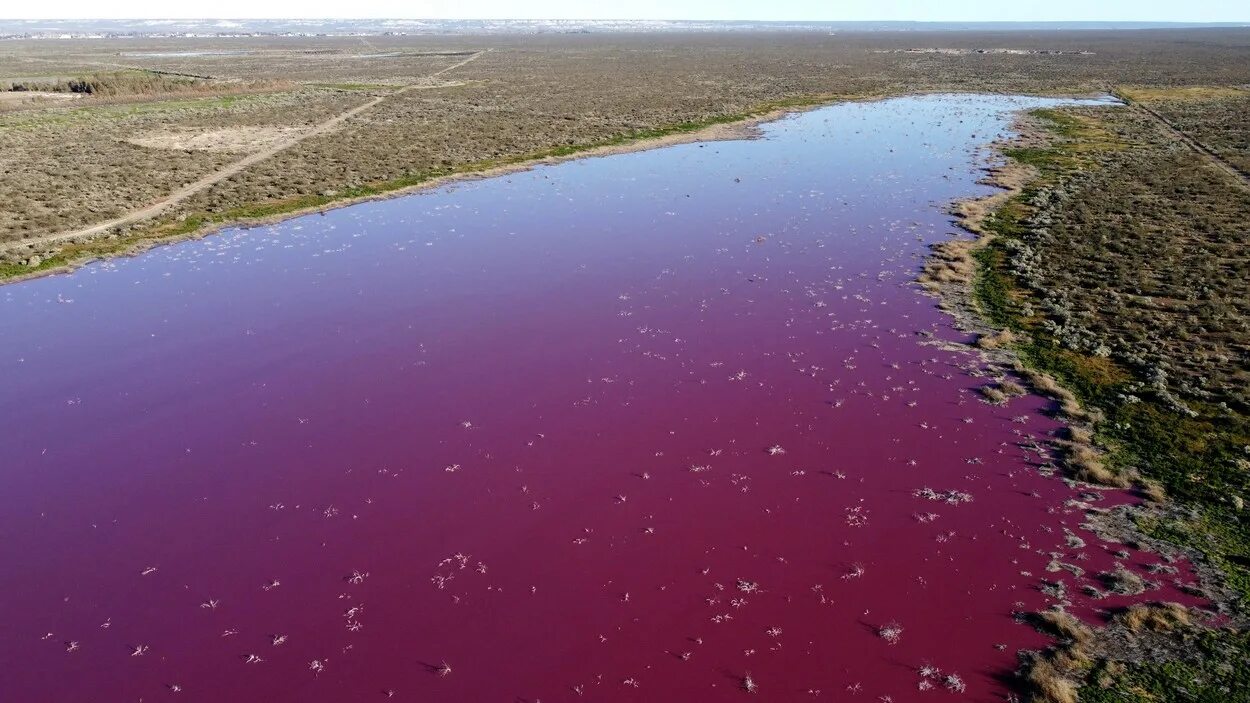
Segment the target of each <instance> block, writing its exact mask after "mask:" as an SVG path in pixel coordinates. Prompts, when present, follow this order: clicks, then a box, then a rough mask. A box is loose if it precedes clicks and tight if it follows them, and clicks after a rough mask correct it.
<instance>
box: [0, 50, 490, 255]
mask: <svg viewBox="0 0 1250 703" xmlns="http://www.w3.org/2000/svg"><path fill="white" fill-rule="evenodd" d="M487 51H489V49H488V50H487ZM484 53H486V52H485V51H479V52H477V53H474V54H473V55H471V56H469V57H468V58H466V59H465V60H463V61H460V62H458V63H454V64H452V65H450V66H448V67H447V68H444V69H442V70H439V71H436V72H434V73H431V74H429V75H428V76H424V77H423V80H429V79H430V78H437V77H439V76H441V75H443V74H444V73H448V72H449V71H454V70H455V69H457V68H460V67H461V66H464V65H465V64H467V63H469V62H471V61H473V60H475V59H476V58H477V57H479V56H481V55H482V54H484ZM438 87H443V86H431V85H426V84H424V83H413V84H411V85H407V86H404V87H403V88H400V89H399V90H397V91H395V92H393V93H388V94H386V95H380V96H378V97H375V98H372V99H370V100H368V101H367V102H364V103H361V104H360V105H357V106H356V107H353V108H352V109H350V110H347V111H346V112H342V113H339V114H338V115H335V116H334V117H331V118H330V119H328V120H326V121H324V122H321V123H320V124H317V125H315V126H313V127H311V128H309V129H307V130H305V131H303V132H300V133H298V134H295V135H292V136H291V137H290V138H289V139H285V140H283V141H280V142H278V143H276V144H273V145H272V146H269V147H267V148H265V149H263V150H261V151H258V152H255V153H252V154H248V155H247V156H245V157H243V158H241V159H239V160H238V161H235V162H233V163H231V164H228V165H226V166H224V167H222V168H221V169H219V170H217V171H214V172H213V173H210V174H208V175H207V176H204V177H203V178H201V179H199V180H198V181H195V182H194V183H189V184H187V185H186V186H183V187H182V188H179V189H178V190H176V191H174V192H172V193H170V194H169V195H167V196H165V197H164V198H162V199H161V200H158V201H156V202H155V203H152V204H151V205H148V206H147V207H145V208H142V209H140V210H134V211H131V212H128V213H126V214H125V215H122V216H121V217H117V218H114V219H112V220H108V221H106V222H101V223H99V224H95V225H91V226H89V227H84V228H82V229H76V230H72V231H68V232H59V233H56V234H50V235H47V236H45V237H39V238H36V239H27V240H23V241H20V242H14V243H12V244H9V245H7V246H6V247H4V248H8V249H17V248H25V247H30V246H36V247H38V246H44V245H48V244H60V243H64V242H68V241H73V240H75V239H80V238H84V237H91V236H94V235H98V234H104V233H105V232H108V231H109V230H111V229H113V228H114V227H124V226H126V225H132V224H135V223H136V222H141V221H143V220H147V219H150V218H152V217H156V216H157V215H159V214H161V213H162V212H165V211H166V210H167V209H169V208H170V207H172V206H173V205H177V204H178V203H180V202H182V201H183V200H186V199H187V198H189V197H191V196H193V195H195V194H196V193H199V192H200V191H202V190H204V189H206V188H210V187H212V186H213V185H215V184H217V183H220V182H221V181H223V180H225V179H227V178H230V177H231V176H234V175H235V174H238V173H239V172H241V171H243V170H244V169H246V168H248V167H249V166H253V165H255V164H257V163H260V162H261V161H264V160H265V159H268V158H269V157H271V156H273V155H274V154H277V153H278V152H280V151H283V150H284V149H289V148H291V147H293V146H295V145H296V144H299V143H300V142H302V141H304V140H305V139H310V138H312V137H316V136H318V135H321V134H325V133H326V132H329V131H331V130H333V129H335V128H336V127H338V126H339V125H341V124H343V123H344V122H346V121H347V120H350V119H351V118H353V117H355V116H357V115H359V114H361V113H363V112H366V111H368V110H370V109H372V108H373V107H374V106H375V105H377V104H378V103H380V102H382V101H383V100H386V99H388V98H391V97H394V96H396V95H401V94H403V93H407V92H409V91H413V90H422V89H429V88H438ZM0 250H3V249H0Z"/></svg>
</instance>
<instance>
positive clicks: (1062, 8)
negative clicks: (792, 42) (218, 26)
mask: <svg viewBox="0 0 1250 703" xmlns="http://www.w3.org/2000/svg"><path fill="white" fill-rule="evenodd" d="M5 5H6V7H5V8H4V9H0V17H5V18H12V19H17V18H41V19H43V18H200V17H212V18H220V17H227V18H306V17H309V18H311V17H351V18H378V17H388V18H389V17H394V18H439V19H460V18H462V19H495V18H512V19H553V18H576V19H725V20H914V21H1102V20H1105V21H1155V22H1161V21H1175V22H1245V21H1250V0H1240V1H1234V0H1043V1H1040V2H1039V1H1036V0H629V1H627V2H619V1H614V0H589V1H588V0H350V1H349V2H345V1H344V0H105V1H101V0H43V1H42V2H33V3H31V2H28V3H18V2H10V3H5Z"/></svg>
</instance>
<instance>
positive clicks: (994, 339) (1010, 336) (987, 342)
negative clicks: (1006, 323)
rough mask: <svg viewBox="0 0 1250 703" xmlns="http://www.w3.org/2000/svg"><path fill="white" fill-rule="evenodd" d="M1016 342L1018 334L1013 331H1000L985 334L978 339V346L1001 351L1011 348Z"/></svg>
mask: <svg viewBox="0 0 1250 703" xmlns="http://www.w3.org/2000/svg"><path fill="white" fill-rule="evenodd" d="M1015 341H1016V333H1015V332H1012V331H1011V330H999V331H998V332H990V333H989V334H983V335H981V336H980V337H978V338H977V346H978V347H980V348H982V349H999V348H1001V347H1005V346H1010V345H1011V344H1012V343H1014V342H1015Z"/></svg>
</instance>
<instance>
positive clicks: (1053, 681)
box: [1026, 659, 1077, 703]
mask: <svg viewBox="0 0 1250 703" xmlns="http://www.w3.org/2000/svg"><path fill="white" fill-rule="evenodd" d="M1026 680H1027V681H1028V682H1029V685H1030V686H1031V687H1032V688H1033V694H1034V695H1033V700H1035V701H1044V702H1045V703H1076V701H1077V696H1076V692H1077V685H1076V684H1075V683H1073V682H1072V681H1071V680H1070V679H1068V678H1067V677H1066V676H1064V675H1063V672H1062V671H1061V670H1060V669H1059V667H1057V666H1056V665H1055V663H1054V662H1052V661H1050V660H1048V659H1038V660H1037V661H1035V662H1034V663H1033V666H1032V667H1031V668H1030V669H1029V673H1028V676H1027V677H1026Z"/></svg>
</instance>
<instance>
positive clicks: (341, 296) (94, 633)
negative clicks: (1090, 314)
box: [0, 96, 1179, 703]
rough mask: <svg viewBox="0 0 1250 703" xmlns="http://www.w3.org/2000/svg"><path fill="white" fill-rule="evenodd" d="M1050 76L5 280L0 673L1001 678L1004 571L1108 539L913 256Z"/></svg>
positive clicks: (823, 689) (248, 678)
mask: <svg viewBox="0 0 1250 703" xmlns="http://www.w3.org/2000/svg"><path fill="white" fill-rule="evenodd" d="M1049 104H1053V101H1045V100H1036V99H1017V98H1000V97H986V96H927V97H917V98H902V99H897V100H889V101H882V102H873V103H853V104H844V105H838V106H834V107H829V108H825V109H821V110H816V111H813V112H808V113H805V114H801V115H797V116H792V117H789V118H786V119H784V120H781V121H779V122H777V123H774V124H770V125H767V126H766V127H765V128H764V131H765V134H766V138H764V139H760V140H754V141H736V142H717V143H709V144H689V145H683V146H676V147H671V148H665V149H658V150H654V151H648V152H640V153H633V154H627V155H617V156H611V157H607V158H596V159H586V160H581V161H574V162H569V163H565V164H562V165H558V166H544V167H540V168H536V169H534V170H533V171H531V172H526V173H522V174H517V175H512V176H508V177H501V178H494V179H490V180H482V181H477V182H472V183H465V184H461V185H458V186H454V187H449V188H443V189H439V190H437V191H432V192H429V193H425V194H421V195H416V196H411V197H404V198H398V199H394V200H389V201H383V202H373V203H366V204H361V205H356V206H352V207H349V208H344V209H341V210H336V211H332V212H329V213H327V214H326V215H324V216H310V217H303V218H299V219H295V220H291V221H288V222H285V223H282V224H279V225H275V226H272V227H265V228H261V229H253V230H228V231H226V232H223V233H221V234H218V235H215V236H213V237H210V238H208V239H205V240H202V241H191V242H185V243H181V244H177V245H172V246H167V247H162V248H160V249H156V250H153V251H151V252H148V253H146V254H143V255H142V256H138V257H136V258H133V259H120V260H114V261H110V262H105V263H98V264H93V265H91V266H88V267H86V268H83V269H81V270H79V271H77V272H75V273H73V274H69V275H62V276H55V277H50V278H45V279H41V280H35V281H30V282H26V283H21V284H17V285H10V286H5V287H4V288H2V289H0V320H2V321H3V329H4V334H3V337H2V338H0V377H3V378H4V379H5V384H4V393H3V394H2V395H0V423H2V426H3V427H4V428H5V430H4V434H3V437H4V441H3V442H0V617H2V618H3V624H4V626H3V628H2V629H0V661H3V662H5V665H4V666H3V667H0V700H14V701H136V700H144V701H152V700H165V699H169V700H184V701H211V702H214V703H216V702H220V701H226V700H231V701H234V700H237V701H303V702H320V701H325V702H335V703H338V702H342V701H369V700H385V699H387V698H388V697H393V698H394V699H396V700H407V701H427V700H444V701H488V700H499V701H517V700H524V701H538V700H542V701H570V700H579V699H585V700H595V701H657V700H687V701H693V700H699V701H717V700H740V699H742V698H743V697H745V696H748V695H749V694H748V693H746V692H745V691H744V690H743V683H744V680H745V678H746V677H747V676H748V675H749V676H750V677H751V680H752V681H753V682H755V683H756V684H757V685H758V689H759V693H760V695H761V697H763V698H766V699H768V700H775V701H781V700H809V699H813V698H815V699H825V700H848V699H849V697H850V696H852V695H856V696H858V697H859V698H862V699H864V700H869V701H877V700H892V701H911V700H927V699H929V698H944V697H949V698H951V699H958V700H972V701H995V700H1002V699H1003V697H1004V696H1005V695H1007V694H1008V693H1009V691H1010V689H1009V686H1008V684H1007V683H1005V677H1006V676H1007V675H1008V674H1009V673H1010V671H1011V670H1012V669H1013V668H1014V666H1015V651H1016V650H1017V649H1019V648H1021V647H1032V646H1040V645H1042V644H1044V643H1045V639H1044V638H1042V637H1041V636H1040V635H1038V634H1036V633H1035V632H1033V631H1032V630H1031V629H1030V628H1029V627H1028V626H1026V625H1022V624H1018V623H1017V622H1016V621H1015V619H1014V618H1013V613H1016V612H1020V611H1029V610H1036V609H1039V608H1043V607H1046V606H1047V605H1049V604H1050V603H1051V602H1053V600H1052V599H1051V598H1048V597H1047V596H1045V595H1044V594H1043V593H1042V592H1040V591H1039V590H1038V586H1039V584H1040V582H1041V579H1043V578H1047V579H1052V580H1053V579H1064V580H1065V581H1066V582H1067V584H1068V586H1069V591H1070V592H1074V593H1075V592H1077V591H1078V590H1079V585H1081V584H1082V583H1087V582H1092V581H1091V579H1092V575H1093V573H1095V572H1096V571H1099V570H1102V569H1107V568H1110V567H1111V565H1112V564H1113V563H1114V562H1115V561H1116V560H1117V559H1116V558H1115V557H1114V556H1113V555H1112V554H1111V551H1112V550H1118V549H1119V548H1120V547H1119V546H1111V545H1104V544H1102V543H1101V542H1099V541H1098V540H1097V539H1096V538H1094V537H1093V536H1092V535H1090V534H1088V533H1086V532H1084V531H1082V530H1081V529H1080V528H1079V524H1080V523H1081V522H1082V519H1083V517H1082V514H1081V513H1080V512H1079V511H1078V510H1075V509H1072V508H1069V507H1065V501H1067V500H1069V499H1071V498H1073V497H1075V496H1077V495H1078V492H1077V491H1074V490H1072V489H1069V488H1068V487H1066V486H1065V485H1064V484H1063V483H1062V482H1060V481H1058V480H1056V479H1054V478H1047V477H1046V476H1044V475H1043V474H1042V472H1039V470H1038V467H1039V466H1040V465H1042V464H1045V463H1046V461H1047V459H1046V457H1045V456H1043V455H1042V454H1039V452H1037V451H1035V450H1034V449H1032V448H1030V445H1031V444H1032V443H1035V442H1036V443H1038V444H1041V445H1044V444H1045V443H1046V442H1047V440H1048V439H1049V437H1050V433H1051V432H1053V431H1054V430H1055V429H1056V427H1057V425H1056V423H1055V422H1054V421H1053V420H1051V419H1048V418H1047V417H1046V415H1045V414H1044V411H1045V409H1046V408H1047V402H1046V401H1044V400H1042V399H1040V398H1037V397H1032V396H1029V397H1024V398H1020V399H1017V400H1014V401H1012V402H1011V403H1010V404H1009V405H1008V406H1006V407H995V406H991V405H988V404H986V403H983V402H981V401H980V400H979V397H980V396H979V395H978V394H977V393H976V389H977V388H978V387H979V386H980V385H983V384H984V383H985V382H986V381H987V379H985V378H980V377H978V376H977V375H976V374H977V373H979V371H980V369H981V368H982V365H981V362H980V361H979V359H978V358H976V357H975V356H974V355H972V354H970V353H968V352H960V351H948V350H944V349H943V348H942V347H941V346H938V345H936V344H934V343H932V342H933V339H939V340H940V339H958V338H959V337H960V335H959V334H958V333H956V332H954V331H953V330H952V329H951V326H950V321H949V319H948V318H946V317H945V316H944V315H943V314H941V313H940V312H939V311H938V310H937V309H936V308H935V304H934V301H933V300H932V299H930V298H927V297H924V296H922V295H920V294H919V293H918V292H917V290H916V288H915V287H914V285H913V284H912V280H913V278H914V277H915V275H916V273H917V271H918V268H919V266H920V264H921V263H922V260H923V257H924V256H925V255H926V253H927V247H928V245H930V244H932V243H935V242H939V241H942V240H944V239H947V238H949V237H952V236H958V235H956V234H955V230H954V229H953V227H952V225H951V222H950V219H949V217H948V216H947V215H945V214H944V209H943V206H944V205H945V204H946V203H948V202H950V201H951V200H954V199H957V198H960V197H966V196H970V195H978V194H982V193H985V192H988V189H987V188H986V187H984V186H979V185H976V183H975V181H976V180H977V178H978V176H979V174H978V173H977V171H976V169H975V168H973V166H974V164H975V163H976V162H977V161H978V159H979V158H980V152H979V151H978V149H979V148H980V147H982V146H983V145H984V144H986V143H988V142H990V141H991V140H993V139H995V138H997V137H999V136H1002V135H1004V134H1005V133H1006V130H1007V127H1008V124H1009V121H1010V117H1011V114H1012V112H1013V111H1015V110H1019V109H1022V108H1028V107H1033V106H1042V105H1049ZM922 332H923V333H932V335H933V339H931V338H929V337H927V336H925V335H922V334H920V333H922ZM924 487H930V488H932V489H933V490H934V491H937V492H946V491H958V492H962V493H966V494H967V498H969V499H970V501H969V500H964V499H961V498H959V497H955V498H954V503H953V504H952V503H948V502H945V501H941V500H938V501H934V500H928V499H925V498H924V497H920V496H917V495H916V491H918V490H919V489H922V488H924ZM1065 529H1066V530H1071V531H1072V532H1073V533H1075V534H1077V535H1079V536H1080V537H1081V538H1083V539H1084V540H1085V541H1086V542H1087V543H1088V546H1085V547H1082V548H1073V547H1070V546H1068V544H1067V543H1066V541H1065V540H1066V535H1065ZM1052 552H1057V553H1060V554H1061V557H1062V559H1063V560H1064V561H1069V562H1071V563H1076V564H1080V565H1081V566H1082V567H1083V568H1085V569H1086V571H1087V575H1086V577H1084V578H1083V579H1077V578H1073V577H1071V576H1070V575H1068V574H1066V573H1061V574H1059V575H1056V574H1052V573H1048V572H1046V565H1047V564H1048V563H1049V562H1050V561H1051V553H1052ZM1119 561H1122V562H1123V563H1125V564H1126V565H1129V566H1133V567H1140V566H1142V565H1144V564H1148V563H1154V562H1156V561H1157V557H1155V556H1154V555H1149V554H1143V553H1138V552H1134V553H1132V554H1131V555H1130V556H1129V557H1128V558H1121V559H1119ZM1072 597H1073V599H1074V601H1075V607H1077V608H1078V609H1080V610H1081V611H1082V612H1085V613H1087V614H1090V616H1093V614H1095V612H1096V611H1095V609H1096V608H1102V607H1112V606H1115V605H1117V604H1122V603H1123V602H1125V600H1124V599H1116V598H1112V599H1107V600H1103V601H1098V602H1091V601H1087V600H1083V599H1082V597H1081V596H1079V595H1078V596H1072ZM1150 597H1151V598H1161V597H1162V598H1169V599H1176V598H1179V594H1178V593H1177V592H1176V591H1175V590H1174V588H1173V585H1172V584H1171V583H1168V584H1165V587H1164V589H1163V590H1161V591H1155V592H1152V593H1151V594H1150ZM895 624H896V625H897V626H898V627H899V628H901V632H898V633H895V632H893V631H892V630H891V629H890V628H891V626H893V625H895ZM895 634H897V637H896V636H895ZM925 664H929V665H932V666H934V667H938V668H940V669H941V671H942V674H941V675H939V676H932V677H929V678H925V677H923V676H921V674H920V673H919V671H920V667H921V666H922V665H925ZM949 674H956V675H957V676H958V678H959V681H962V682H963V685H965V686H966V692H965V693H964V694H963V695H958V694H957V693H955V692H953V691H951V690H950V689H949V688H948V687H947V685H946V684H947V683H948V682H946V681H945V680H944V677H946V676H947V675H949ZM926 686H932V690H928V691H926V690H924V688H925V687H926Z"/></svg>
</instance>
